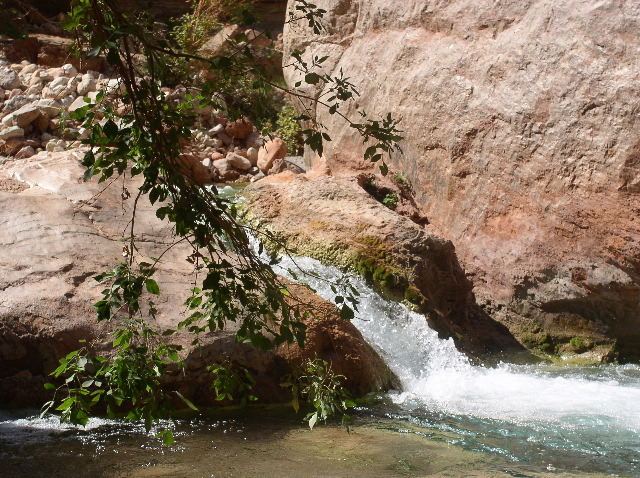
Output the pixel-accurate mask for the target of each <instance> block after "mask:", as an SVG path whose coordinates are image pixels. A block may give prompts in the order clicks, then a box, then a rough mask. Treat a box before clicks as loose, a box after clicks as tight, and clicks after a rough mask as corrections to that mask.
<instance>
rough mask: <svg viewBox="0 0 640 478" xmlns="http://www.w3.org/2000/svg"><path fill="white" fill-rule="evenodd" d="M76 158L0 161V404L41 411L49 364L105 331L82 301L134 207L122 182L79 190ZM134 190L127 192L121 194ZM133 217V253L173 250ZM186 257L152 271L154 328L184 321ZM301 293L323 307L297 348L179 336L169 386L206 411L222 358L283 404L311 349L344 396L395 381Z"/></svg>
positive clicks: (144, 211) (145, 207)
mask: <svg viewBox="0 0 640 478" xmlns="http://www.w3.org/2000/svg"><path fill="white" fill-rule="evenodd" d="M81 156H82V154H81V152H80V151H78V150H76V151H67V152H46V151H43V152H41V153H39V154H37V155H34V156H32V157H30V158H27V159H20V160H18V159H7V158H3V159H2V163H1V164H0V227H1V229H2V237H1V238H0V244H1V247H0V406H22V407H24V406H30V405H38V404H41V403H42V402H43V401H44V400H45V399H46V391H45V390H44V388H43V387H42V385H43V383H44V382H45V381H48V377H47V374H48V373H49V372H51V371H52V370H54V369H55V368H56V366H57V364H58V359H59V358H61V357H63V356H64V355H66V354H67V353H69V352H70V351H71V350H75V349H77V348H78V347H79V343H78V339H81V338H84V339H89V340H91V339H94V338H105V337H106V336H105V334H106V332H108V330H106V329H105V327H106V326H104V325H103V326H98V325H97V324H96V321H95V310H94V309H93V307H92V304H93V303H95V302H96V301H97V300H98V298H99V296H100V291H101V290H102V288H103V287H102V286H101V285H100V284H98V283H97V282H95V281H94V280H93V279H92V277H93V276H95V275H96V274H97V273H100V272H102V271H104V270H106V269H108V268H110V267H111V266H113V264H114V263H115V261H116V260H117V258H118V257H121V254H122V243H121V242H119V241H118V239H120V238H121V237H122V235H123V233H124V231H125V229H126V227H127V223H128V221H129V213H130V211H131V207H132V201H133V199H132V198H128V199H125V200H123V199H122V196H121V195H122V191H123V190H122V187H123V185H124V184H121V183H120V182H119V183H116V184H113V185H112V186H111V187H109V188H107V189H106V190H104V191H102V190H103V189H104V183H103V184H98V183H97V182H96V181H91V182H88V183H84V182H82V179H81V178H82V174H83V169H84V168H83V167H82V166H81V165H80V161H79V160H80V158H81ZM135 185H136V183H135V182H128V183H127V184H126V186H127V187H128V188H129V189H130V190H131V191H133V190H134V189H133V188H134V187H135ZM137 210H138V216H137V220H136V224H137V226H136V227H137V236H138V245H139V247H140V248H141V250H142V252H143V253H145V254H149V255H151V256H154V257H158V255H159V253H160V251H162V250H164V249H165V248H166V247H167V246H168V245H170V244H171V241H172V234H171V229H170V227H169V226H168V225H167V224H165V223H163V222H161V221H159V220H158V219H157V218H156V217H155V208H153V207H151V205H150V204H148V203H146V202H145V201H144V200H142V201H140V203H139V205H138V209H137ZM188 254H190V251H189V250H188V249H185V248H184V247H182V246H181V245H177V246H175V247H173V248H172V249H171V250H170V251H169V252H168V253H167V254H166V255H165V256H164V257H163V264H162V267H161V270H159V272H158V283H159V284H160V287H161V292H162V295H161V296H160V298H159V299H158V300H157V302H158V304H157V307H158V310H159V315H158V324H157V325H158V327H159V328H160V329H166V328H175V325H176V323H177V322H178V321H180V320H182V318H184V313H185V310H184V307H183V306H182V304H183V302H184V299H185V294H186V293H187V292H188V290H187V289H188V288H189V284H190V283H191V282H192V280H193V279H192V276H191V274H190V272H191V265H190V264H189V263H187V262H186V260H185V258H186V256H187V255H188ZM298 289H300V288H299V287H298ZM298 293H300V294H303V292H302V291H298ZM303 297H304V299H305V301H306V302H308V303H309V304H310V305H311V306H312V307H314V309H317V310H321V311H322V313H321V314H319V315H318V317H317V319H314V320H313V321H312V322H310V323H309V324H308V327H309V341H308V345H307V347H306V348H305V349H304V350H300V349H298V348H297V347H281V348H280V349H279V350H277V351H275V352H274V353H268V354H267V353H259V352H257V351H255V350H254V349H252V348H251V347H250V346H248V345H247V344H237V343H236V342H235V340H234V333H235V331H234V329H233V328H230V329H228V330H227V331H226V332H224V333H217V334H208V335H207V336H206V337H205V340H204V342H203V350H202V351H201V350H198V349H195V348H193V347H189V344H190V342H191V338H188V337H179V338H178V339H177V340H178V341H179V343H183V344H184V345H185V346H186V350H185V353H184V355H185V359H186V361H187V373H186V375H185V376H183V377H180V376H178V377H173V378H172V379H170V383H168V386H171V387H172V388H175V387H178V389H180V390H182V391H183V394H185V396H188V397H192V398H193V399H194V400H195V401H196V402H198V403H204V404H212V403H214V395H213V393H212V392H211V391H210V389H209V387H210V385H211V375H210V374H209V373H208V372H206V370H205V367H206V366H207V365H210V364H211V363H213V362H216V361H220V360H221V359H224V357H227V358H228V359H229V360H231V361H232V362H233V363H236V364H239V365H242V366H245V367H247V368H249V369H250V370H252V371H253V372H254V373H255V375H256V379H257V382H258V383H257V386H256V392H257V394H258V395H259V396H260V397H261V398H262V399H264V400H266V401H286V400H289V399H290V395H287V392H286V391H285V390H283V389H282V388H281V387H280V386H279V383H280V379H281V378H282V376H283V375H285V374H286V373H289V372H290V370H291V369H292V367H295V366H296V365H297V364H299V363H300V362H301V361H302V360H303V359H304V358H307V357H313V356H314V354H315V353H317V354H318V356H320V357H322V358H325V359H327V360H330V361H332V363H333V364H334V366H335V368H336V370H337V371H338V372H339V373H343V374H345V375H347V376H349V377H351V378H352V380H351V381H350V383H349V384H348V388H350V389H351V390H352V391H353V392H354V393H357V394H363V393H366V392H368V391H371V390H377V389H380V388H386V387H389V386H391V385H392V384H393V383H394V378H393V376H392V374H391V372H390V371H389V369H388V368H387V367H386V365H384V363H383V362H382V360H381V359H380V357H379V356H378V355H377V353H376V352H374V351H373V349H372V348H371V347H370V346H368V345H367V344H366V342H364V339H363V338H362V336H361V335H360V333H359V332H358V331H357V329H355V327H353V326H352V325H351V324H350V323H348V322H346V321H344V320H342V319H340V318H339V316H338V314H337V313H336V310H335V308H334V307H333V306H331V305H330V304H328V303H327V302H325V301H323V300H322V299H320V298H318V297H317V296H314V295H313V294H310V293H306V294H305V295H304V296H303Z"/></svg>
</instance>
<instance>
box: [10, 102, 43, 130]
mask: <svg viewBox="0 0 640 478" xmlns="http://www.w3.org/2000/svg"><path fill="white" fill-rule="evenodd" d="M12 114H13V124H14V125H15V126H19V127H20V128H23V129H26V128H27V126H29V125H30V124H31V123H33V121H35V119H36V118H37V117H38V116H40V109H39V108H38V107H37V106H36V104H35V103H32V104H29V105H25V106H23V107H22V108H20V109H19V110H17V111H14V112H13V113H12Z"/></svg>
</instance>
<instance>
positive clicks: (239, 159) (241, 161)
mask: <svg viewBox="0 0 640 478" xmlns="http://www.w3.org/2000/svg"><path fill="white" fill-rule="evenodd" d="M227 162H228V163H229V164H230V165H231V166H233V167H234V168H237V169H240V170H241V171H248V170H249V169H251V161H249V160H248V159H247V158H245V157H243V156H240V155H239V154H236V153H229V154H227Z"/></svg>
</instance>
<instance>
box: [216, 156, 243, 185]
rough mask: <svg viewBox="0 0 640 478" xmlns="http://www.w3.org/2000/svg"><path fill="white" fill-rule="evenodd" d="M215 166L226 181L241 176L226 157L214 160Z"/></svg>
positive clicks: (221, 177)
mask: <svg viewBox="0 0 640 478" xmlns="http://www.w3.org/2000/svg"><path fill="white" fill-rule="evenodd" d="M213 167H214V168H216V170H217V171H218V175H219V176H220V179H223V180H225V181H233V180H235V179H238V178H239V177H240V173H239V172H238V171H237V170H236V169H234V168H233V166H231V164H229V161H228V160H227V159H226V158H222V159H217V160H215V161H213Z"/></svg>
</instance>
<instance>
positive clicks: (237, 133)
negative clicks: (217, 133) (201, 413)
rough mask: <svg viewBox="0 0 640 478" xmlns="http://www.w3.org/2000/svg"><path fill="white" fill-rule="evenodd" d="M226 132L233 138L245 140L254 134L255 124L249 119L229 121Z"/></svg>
mask: <svg viewBox="0 0 640 478" xmlns="http://www.w3.org/2000/svg"><path fill="white" fill-rule="evenodd" d="M225 131H226V132H227V134H228V135H229V136H231V137H232V138H237V139H244V138H246V137H247V136H249V134H250V133H252V132H253V123H252V122H251V121H249V120H248V119H247V118H241V119H238V120H236V121H229V122H228V123H227V125H226V126H225Z"/></svg>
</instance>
